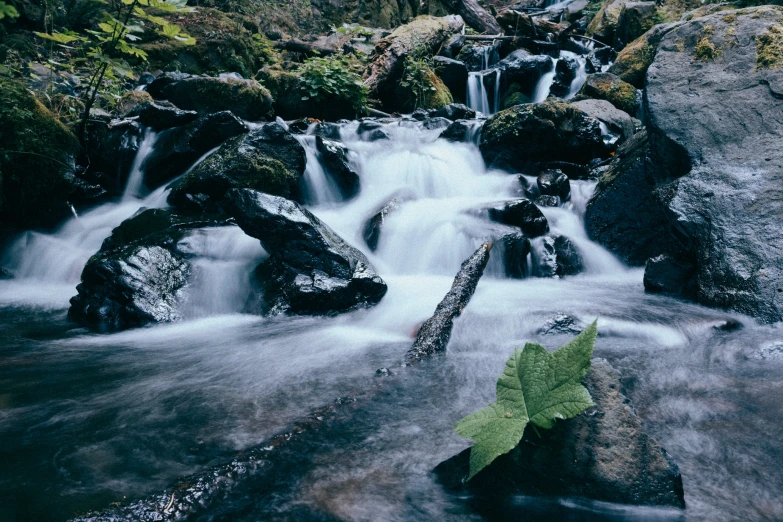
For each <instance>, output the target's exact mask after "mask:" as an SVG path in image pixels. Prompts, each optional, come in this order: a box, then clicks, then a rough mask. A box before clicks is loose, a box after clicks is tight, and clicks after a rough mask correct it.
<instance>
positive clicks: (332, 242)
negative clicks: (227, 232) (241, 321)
mask: <svg viewBox="0 0 783 522" xmlns="http://www.w3.org/2000/svg"><path fill="white" fill-rule="evenodd" d="M228 201H229V203H230V204H229V212H230V213H231V214H232V215H233V216H234V217H235V218H236V221H237V224H238V225H239V226H240V227H241V228H242V230H244V231H245V233H246V234H248V235H249V236H252V237H255V238H257V239H259V240H260V241H261V244H262V245H263V246H264V249H265V250H266V251H267V252H269V254H270V255H269V258H268V259H267V260H266V261H264V262H263V263H262V264H261V265H260V266H259V267H258V270H257V277H258V280H259V283H260V285H261V286H262V288H263V291H264V295H263V298H264V301H265V303H264V310H263V311H264V312H265V313H268V314H279V313H292V314H326V313H332V312H343V311H346V310H349V309H351V308H354V307H357V306H367V305H373V304H376V303H377V302H378V301H380V300H381V298H382V297H383V296H384V294H385V293H386V283H384V282H383V280H382V279H381V278H380V277H379V276H378V275H377V274H376V273H375V272H374V271H373V268H372V266H371V265H370V263H369V261H368V260H367V258H366V257H365V256H364V254H362V253H361V252H360V251H359V250H357V249H356V248H354V247H352V246H350V245H348V244H347V243H346V242H345V241H343V239H342V238H340V237H339V236H338V235H337V234H336V233H335V232H334V231H333V230H332V229H330V228H329V227H328V226H327V225H325V224H324V223H323V222H321V220H319V219H318V218H317V217H315V216H314V215H312V214H311V213H310V212H309V211H307V210H306V209H304V208H302V207H300V206H299V205H298V204H296V203H294V202H293V201H289V200H287V199H284V198H281V197H278V196H272V195H269V194H264V193H262V192H257V191H254V190H250V189H232V190H230V191H229V192H228Z"/></svg>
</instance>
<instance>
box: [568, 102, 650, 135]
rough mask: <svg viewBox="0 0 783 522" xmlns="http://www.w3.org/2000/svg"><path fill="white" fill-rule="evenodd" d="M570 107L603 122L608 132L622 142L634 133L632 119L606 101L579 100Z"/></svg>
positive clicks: (634, 127)
mask: <svg viewBox="0 0 783 522" xmlns="http://www.w3.org/2000/svg"><path fill="white" fill-rule="evenodd" d="M572 105H573V106H574V107H576V108H578V109H579V110H581V111H584V112H585V113H586V114H588V115H590V116H592V117H593V118H595V119H597V120H599V121H601V122H603V123H604V124H605V125H606V127H607V128H608V129H609V131H610V132H612V133H614V134H617V135H619V136H620V138H621V140H622V141H625V140H627V139H629V138H630V137H631V136H633V135H634V133H635V132H636V122H634V119H633V118H632V117H631V116H630V115H629V114H628V113H627V112H625V111H621V110H620V109H618V108H617V107H615V106H614V105H612V104H611V103H609V102H608V101H606V100H580V101H577V102H574V103H573V104H572Z"/></svg>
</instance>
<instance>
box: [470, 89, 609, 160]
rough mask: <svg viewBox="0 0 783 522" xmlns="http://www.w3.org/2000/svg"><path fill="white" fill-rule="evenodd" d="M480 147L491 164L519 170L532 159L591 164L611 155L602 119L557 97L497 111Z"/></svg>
mask: <svg viewBox="0 0 783 522" xmlns="http://www.w3.org/2000/svg"><path fill="white" fill-rule="evenodd" d="M479 147H480V149H481V154H482V156H484V160H485V161H486V162H487V164H488V165H491V166H494V167H497V168H503V169H508V170H511V171H517V172H520V171H522V172H524V171H525V169H526V167H528V166H529V164H530V163H531V162H543V161H552V160H562V161H569V162H573V163H587V162H589V161H590V160H591V159H593V158H597V157H601V156H603V155H606V154H607V151H606V150H605V148H604V144H603V140H602V139H601V126H600V124H599V123H598V120H596V119H595V118H591V117H590V116H588V115H587V114H586V113H584V112H582V111H581V110H579V109H577V108H576V107H574V106H573V105H570V104H568V103H565V102H562V101H553V100H548V101H546V102H543V103H534V104H528V105H518V106H514V107H511V108H510V109H506V110H503V111H500V112H499V113H497V114H495V115H494V116H492V117H491V118H490V119H488V120H487V122H486V123H485V124H484V128H483V129H482V131H481V143H480V145H479Z"/></svg>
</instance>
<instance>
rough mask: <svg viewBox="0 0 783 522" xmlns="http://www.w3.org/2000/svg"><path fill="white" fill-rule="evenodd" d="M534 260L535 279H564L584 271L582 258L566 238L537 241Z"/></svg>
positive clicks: (533, 252)
mask: <svg viewBox="0 0 783 522" xmlns="http://www.w3.org/2000/svg"><path fill="white" fill-rule="evenodd" d="M532 259H533V275H534V276H535V277H555V276H558V277H564V276H569V275H576V274H578V273H580V272H582V271H583V270H584V266H583V264H582V256H581V255H580V254H579V251H578V250H577V249H576V246H575V245H574V244H573V242H571V240H570V239H568V238H567V237H565V236H556V237H551V236H546V237H542V238H540V239H538V240H537V241H535V243H534V248H533V250H532Z"/></svg>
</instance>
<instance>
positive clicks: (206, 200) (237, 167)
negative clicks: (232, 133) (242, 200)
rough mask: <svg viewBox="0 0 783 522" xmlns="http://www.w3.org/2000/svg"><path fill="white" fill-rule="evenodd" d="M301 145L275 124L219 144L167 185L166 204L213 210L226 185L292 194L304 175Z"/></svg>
mask: <svg viewBox="0 0 783 522" xmlns="http://www.w3.org/2000/svg"><path fill="white" fill-rule="evenodd" d="M305 163H306V155H305V151H304V148H303V147H302V145H301V144H300V143H299V142H298V141H297V140H296V138H294V136H293V135H292V134H291V133H289V132H288V131H286V130H285V129H284V128H283V127H282V126H281V125H280V124H278V123H269V124H267V125H264V126H263V127H261V128H259V129H256V130H254V131H253V132H251V133H250V134H247V135H243V136H238V137H235V138H232V139H230V140H228V141H227V142H225V143H224V144H223V145H221V146H220V148H219V149H218V150H217V151H215V153H214V154H212V155H211V156H209V157H208V158H207V159H205V160H204V161H202V162H201V163H199V164H198V166H196V168H194V169H193V170H192V171H191V172H190V173H188V174H187V175H185V176H184V177H183V178H182V179H181V180H180V181H179V182H177V183H176V184H175V185H174V186H173V187H172V189H171V193H170V194H169V197H168V201H169V203H170V204H171V205H173V206H175V207H177V208H179V209H183V210H189V211H205V210H206V211H210V210H214V209H216V208H217V206H218V205H219V204H220V202H221V200H222V199H223V197H224V195H225V194H226V192H227V191H228V190H229V189H232V188H249V189H253V190H257V191H260V192H265V193H267V194H273V195H276V196H283V197H286V198H290V197H292V195H295V194H296V192H297V185H298V184H299V181H300V179H301V177H302V174H303V173H304V168H305Z"/></svg>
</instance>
